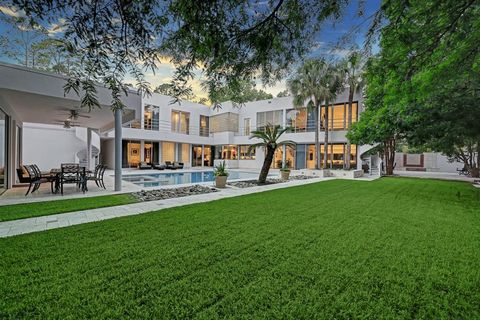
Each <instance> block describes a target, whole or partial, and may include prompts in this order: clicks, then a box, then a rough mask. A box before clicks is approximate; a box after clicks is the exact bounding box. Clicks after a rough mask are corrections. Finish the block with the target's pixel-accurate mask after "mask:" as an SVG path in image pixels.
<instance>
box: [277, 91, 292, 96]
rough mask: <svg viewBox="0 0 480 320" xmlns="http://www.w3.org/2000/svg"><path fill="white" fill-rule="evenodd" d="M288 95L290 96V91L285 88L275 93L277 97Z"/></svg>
mask: <svg viewBox="0 0 480 320" xmlns="http://www.w3.org/2000/svg"><path fill="white" fill-rule="evenodd" d="M288 96H290V92H289V91H288V90H287V89H286V90H283V91H280V92H279V93H278V94H277V98H283V97H288Z"/></svg>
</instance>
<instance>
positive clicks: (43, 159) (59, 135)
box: [22, 123, 86, 171]
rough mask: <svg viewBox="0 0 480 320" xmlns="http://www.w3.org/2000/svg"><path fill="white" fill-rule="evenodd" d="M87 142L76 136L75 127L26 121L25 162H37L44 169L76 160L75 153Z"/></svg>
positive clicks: (24, 128)
mask: <svg viewBox="0 0 480 320" xmlns="http://www.w3.org/2000/svg"><path fill="white" fill-rule="evenodd" d="M85 147H86V146H85V144H84V143H83V142H82V141H80V140H79V139H77V138H76V136H75V128H71V129H65V128H63V127H61V126H53V125H45V124H34V123H24V124H23V146H22V150H23V164H37V165H38V167H39V168H40V169H41V170H42V171H47V170H49V169H52V168H59V167H60V165H61V164H62V163H73V162H75V155H76V153H77V152H79V151H80V150H81V149H85Z"/></svg>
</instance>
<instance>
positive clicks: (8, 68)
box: [0, 63, 142, 131]
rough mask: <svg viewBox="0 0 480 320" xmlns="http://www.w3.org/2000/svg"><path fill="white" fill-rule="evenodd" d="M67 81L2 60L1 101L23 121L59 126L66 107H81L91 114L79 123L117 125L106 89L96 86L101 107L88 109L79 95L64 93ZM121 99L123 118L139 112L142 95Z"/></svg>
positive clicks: (82, 118)
mask: <svg viewBox="0 0 480 320" xmlns="http://www.w3.org/2000/svg"><path fill="white" fill-rule="evenodd" d="M66 82H67V78H66V77H64V76H61V75H57V74H52V73H47V72H41V71H37V70H32V69H28V68H24V67H20V66H15V65H9V64H4V63H0V98H1V99H0V104H3V103H5V104H7V105H8V107H9V108H10V109H11V110H13V111H14V112H15V114H16V116H17V117H18V118H19V120H20V121H22V122H33V123H45V124H56V125H58V124H59V123H58V120H67V118H68V112H66V111H65V110H66V109H70V110H72V109H79V111H80V112H81V113H82V114H85V115H87V116H89V118H86V117H79V118H78V119H76V120H75V122H76V123H78V125H79V126H82V127H90V128H95V129H100V130H102V131H105V130H109V129H111V128H113V127H114V118H113V113H112V110H111V109H110V107H109V104H110V101H111V95H110V91H109V90H108V89H107V88H105V87H102V86H100V85H99V86H97V88H96V89H97V98H98V100H99V102H100V104H101V107H100V108H94V109H92V110H91V111H89V110H87V109H81V108H80V99H81V97H80V96H79V95H77V94H76V93H74V92H70V93H69V94H66V93H65V90H64V86H65V84H66ZM80 95H81V93H80ZM121 99H122V101H123V103H124V104H125V105H126V106H127V107H126V108H125V109H124V117H123V118H124V121H129V120H132V119H134V118H135V114H137V115H139V114H140V110H141V106H142V99H141V97H140V95H139V94H137V93H136V92H134V91H130V92H129V93H128V95H124V96H122V97H121ZM0 107H1V106H0Z"/></svg>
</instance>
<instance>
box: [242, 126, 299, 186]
mask: <svg viewBox="0 0 480 320" xmlns="http://www.w3.org/2000/svg"><path fill="white" fill-rule="evenodd" d="M287 129H288V128H283V129H282V128H281V127H280V126H279V125H275V126H274V125H272V124H267V126H266V127H265V130H256V131H252V136H250V139H254V138H256V139H260V140H262V142H259V143H255V144H252V145H251V146H250V147H249V148H248V151H249V152H250V151H252V150H253V149H255V148H258V147H263V148H265V160H264V161H263V166H262V170H261V171H260V176H259V177H258V183H265V181H266V180H267V176H268V171H269V170H270V167H271V166H272V161H273V156H274V155H275V150H277V149H278V148H279V147H282V146H291V147H295V142H293V141H290V140H284V141H279V140H280V137H281V136H282V134H283V133H284V132H285V131H287Z"/></svg>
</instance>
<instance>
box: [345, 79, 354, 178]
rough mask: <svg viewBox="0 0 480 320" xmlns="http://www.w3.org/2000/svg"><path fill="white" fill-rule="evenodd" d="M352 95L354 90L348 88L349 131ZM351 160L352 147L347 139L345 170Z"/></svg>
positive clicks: (349, 126)
mask: <svg viewBox="0 0 480 320" xmlns="http://www.w3.org/2000/svg"><path fill="white" fill-rule="evenodd" d="M353 94H354V90H353V89H352V88H350V92H349V93H348V125H347V128H348V130H350V128H351V127H352V104H353ZM351 158H352V145H351V143H350V139H347V157H346V159H345V169H347V170H350V159H351Z"/></svg>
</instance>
